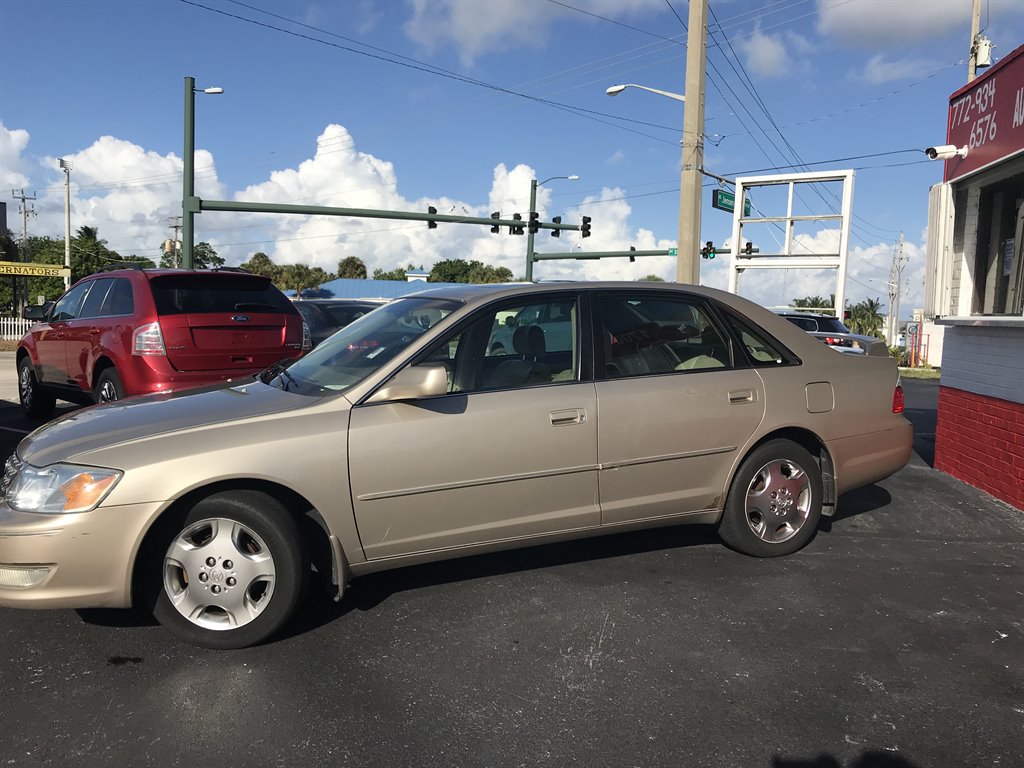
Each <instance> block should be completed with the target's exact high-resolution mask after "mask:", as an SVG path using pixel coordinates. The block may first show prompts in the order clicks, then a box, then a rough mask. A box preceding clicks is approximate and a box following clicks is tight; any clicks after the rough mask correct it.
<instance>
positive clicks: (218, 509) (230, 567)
mask: <svg viewBox="0 0 1024 768" xmlns="http://www.w3.org/2000/svg"><path fill="white" fill-rule="evenodd" d="M172 531H173V532H172V534H171V535H170V537H169V538H168V539H165V542H166V547H164V548H163V549H162V550H158V551H159V557H160V560H159V563H158V565H159V568H158V569H155V568H154V569H153V570H151V573H152V577H153V578H154V579H158V581H159V583H158V584H157V585H156V586H157V589H158V590H159V592H158V597H157V600H156V605H155V608H154V611H153V613H154V615H155V616H156V619H157V620H158V621H159V622H160V623H161V624H163V625H164V627H166V628H167V629H168V630H170V631H171V632H172V633H174V634H175V635H177V636H178V637H179V638H181V639H182V640H185V641H186V642H188V643H192V644H193V645H199V646H203V647H205V648H219V649H230V648H244V647H246V646H250V645H255V644H256V643H259V642H262V641H263V640H266V639H267V638H268V637H270V636H271V635H273V634H274V633H275V632H277V631H278V630H279V629H280V628H281V627H282V626H283V625H284V624H285V622H286V621H287V620H288V619H289V617H290V616H291V615H292V613H293V611H294V610H295V607H296V605H298V603H299V600H300V598H301V596H302V593H303V588H304V586H305V575H306V570H307V567H306V558H305V554H304V548H303V546H302V539H301V535H300V533H299V530H298V527H297V526H296V524H295V521H294V519H293V518H292V516H291V515H290V514H289V512H288V510H287V509H285V508H284V506H283V505H282V504H281V503H280V502H278V501H277V500H276V499H274V498H273V497H271V496H268V495H267V494H264V493H260V492H256V491H229V492H222V493H217V494H214V495H212V496H208V497H207V498H205V499H203V500H201V501H200V502H198V503H197V504H196V505H195V506H194V507H193V508H192V510H191V511H190V512H189V513H188V514H187V515H186V516H185V518H184V520H183V521H182V522H181V523H180V524H179V525H175V526H172ZM157 571H159V572H158V573H157Z"/></svg>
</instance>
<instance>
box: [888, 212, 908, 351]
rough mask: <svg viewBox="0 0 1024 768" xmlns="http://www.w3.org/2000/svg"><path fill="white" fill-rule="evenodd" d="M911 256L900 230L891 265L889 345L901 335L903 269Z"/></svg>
mask: <svg viewBox="0 0 1024 768" xmlns="http://www.w3.org/2000/svg"><path fill="white" fill-rule="evenodd" d="M909 260H910V258H909V257H908V256H907V255H906V254H904V253H903V233H902V232H900V241H899V243H898V244H897V246H896V250H894V251H893V253H892V264H891V265H890V267H889V322H888V323H887V325H888V326H889V333H888V334H887V336H888V339H887V341H888V343H889V346H890V347H892V346H895V345H896V339H897V338H898V337H899V335H900V294H901V293H902V292H903V289H902V287H901V285H902V283H903V270H904V268H905V267H906V266H907V262H908V261H909Z"/></svg>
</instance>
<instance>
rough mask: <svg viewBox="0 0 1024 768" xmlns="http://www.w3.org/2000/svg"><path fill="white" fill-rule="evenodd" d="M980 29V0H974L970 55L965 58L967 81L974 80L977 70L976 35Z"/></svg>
mask: <svg viewBox="0 0 1024 768" xmlns="http://www.w3.org/2000/svg"><path fill="white" fill-rule="evenodd" d="M980 30H981V0H974V11H973V13H971V55H970V57H969V58H968V59H967V82H968V83H970V82H972V81H973V80H974V78H975V77H976V75H977V71H978V35H979V33H980Z"/></svg>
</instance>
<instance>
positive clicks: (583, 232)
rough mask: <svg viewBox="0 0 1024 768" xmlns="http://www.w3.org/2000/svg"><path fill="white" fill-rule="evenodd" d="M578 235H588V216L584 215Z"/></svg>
mask: <svg viewBox="0 0 1024 768" xmlns="http://www.w3.org/2000/svg"><path fill="white" fill-rule="evenodd" d="M580 237H590V217H589V216H584V217H583V223H582V224H581V225H580Z"/></svg>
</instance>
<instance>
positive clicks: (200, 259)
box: [160, 242, 224, 269]
mask: <svg viewBox="0 0 1024 768" xmlns="http://www.w3.org/2000/svg"><path fill="white" fill-rule="evenodd" d="M160 266H161V267H173V266H175V264H174V254H173V253H166V252H165V253H164V255H163V256H161V257H160ZM179 266H180V265H179ZM223 266H224V259H222V258H221V257H220V256H218V255H217V252H216V251H215V250H213V246H211V245H210V244H209V243H205V242H204V243H196V244H195V245H194V246H192V269H214V268H216V267H223Z"/></svg>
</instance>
